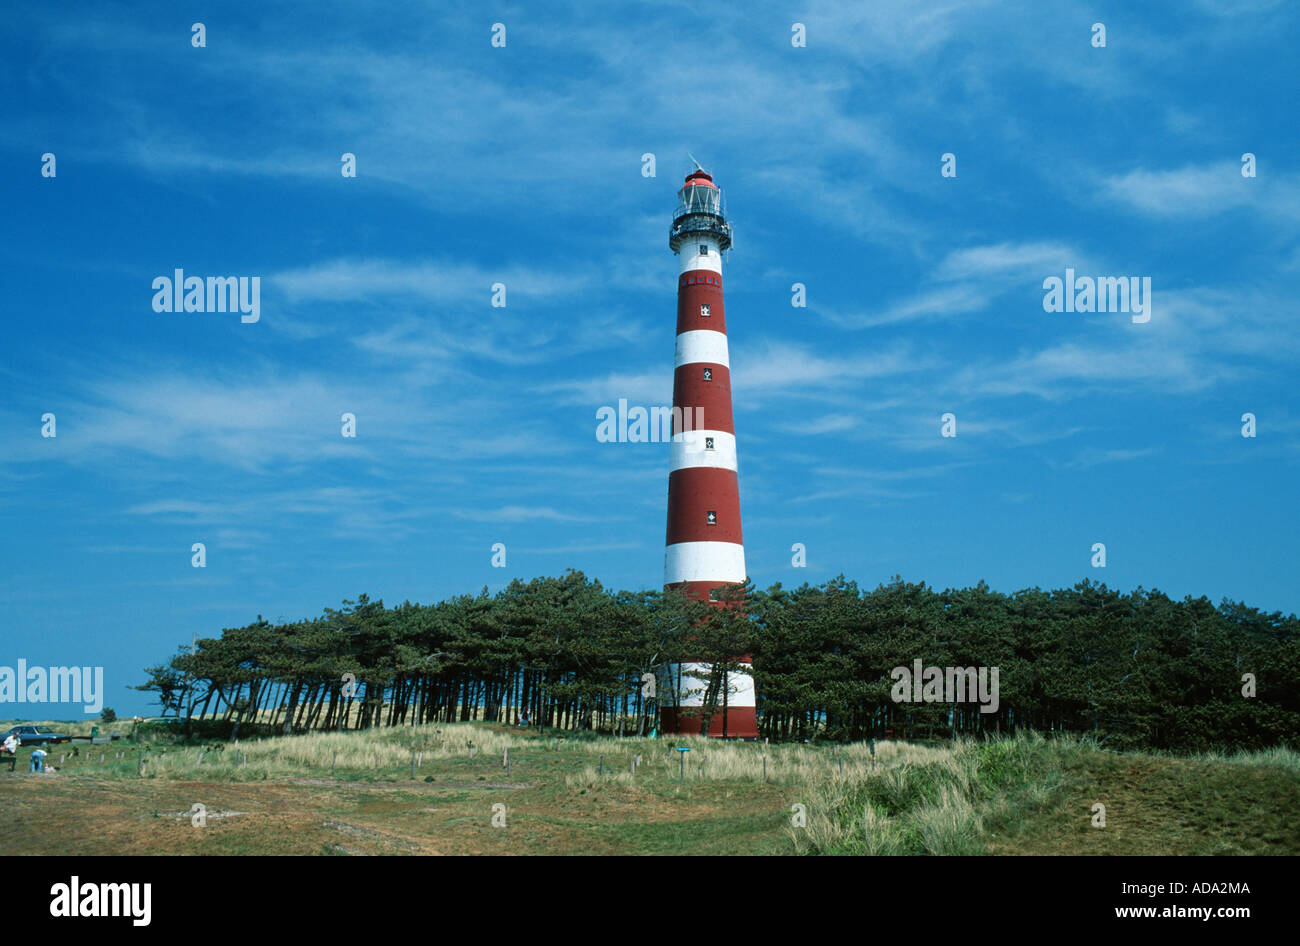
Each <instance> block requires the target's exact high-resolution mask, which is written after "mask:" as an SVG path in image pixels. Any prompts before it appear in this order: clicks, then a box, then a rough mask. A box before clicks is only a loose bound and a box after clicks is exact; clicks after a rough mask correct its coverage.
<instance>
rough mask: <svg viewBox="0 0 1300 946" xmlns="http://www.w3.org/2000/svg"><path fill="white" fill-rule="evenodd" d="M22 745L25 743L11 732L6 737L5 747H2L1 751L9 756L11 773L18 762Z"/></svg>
mask: <svg viewBox="0 0 1300 946" xmlns="http://www.w3.org/2000/svg"><path fill="white" fill-rule="evenodd" d="M22 744H23V741H22V740H21V739H19V738H18V734H17V733H12V732H11V733H9V734H8V735H6V736H5V741H4V745H3V746H0V750H2V751H3V754H4V755H7V756H9V771H10V772H12V771H13V770H14V765H16V764H17V762H18V747H19V746H21V745H22Z"/></svg>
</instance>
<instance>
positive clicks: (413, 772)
mask: <svg viewBox="0 0 1300 946" xmlns="http://www.w3.org/2000/svg"><path fill="white" fill-rule="evenodd" d="M411 781H412V782H414V781H415V750H414V749H412V750H411Z"/></svg>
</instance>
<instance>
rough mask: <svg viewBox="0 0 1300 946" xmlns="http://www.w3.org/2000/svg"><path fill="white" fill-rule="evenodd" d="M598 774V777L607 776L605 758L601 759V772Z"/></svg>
mask: <svg viewBox="0 0 1300 946" xmlns="http://www.w3.org/2000/svg"><path fill="white" fill-rule="evenodd" d="M596 774H597V775H604V774H605V757H604V756H601V757H600V770H599V771H598V772H597V773H596Z"/></svg>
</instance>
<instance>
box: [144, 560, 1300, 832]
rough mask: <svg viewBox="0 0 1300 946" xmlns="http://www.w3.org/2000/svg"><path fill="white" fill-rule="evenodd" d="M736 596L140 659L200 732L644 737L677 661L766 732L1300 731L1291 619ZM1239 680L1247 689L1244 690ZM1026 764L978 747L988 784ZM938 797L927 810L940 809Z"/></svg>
mask: <svg viewBox="0 0 1300 946" xmlns="http://www.w3.org/2000/svg"><path fill="white" fill-rule="evenodd" d="M724 592H725V593H724V595H723V597H724V598H725V599H726V600H724V601H722V602H720V604H721V605H722V606H721V607H718V606H713V607H711V606H709V605H708V604H706V603H703V602H700V601H696V600H692V599H689V598H687V597H685V596H684V595H682V594H679V593H673V592H667V593H660V592H648V591H642V592H625V591H610V590H607V589H605V588H603V587H602V586H601V584H600V583H599V582H598V581H595V580H592V579H588V578H587V577H586V576H584V575H583V574H582V573H581V572H576V571H570V572H567V573H566V574H565V575H563V576H561V577H559V578H551V577H547V578H537V579H533V580H532V581H529V582H523V581H519V580H515V581H513V582H511V583H510V585H509V586H507V587H506V588H504V589H503V590H501V591H500V592H498V593H497V594H496V595H489V594H488V593H487V590H486V589H484V590H483V591H482V592H480V593H479V594H477V595H462V596H459V597H456V598H452V599H449V600H447V601H442V602H438V603H436V604H432V605H419V604H412V603H411V602H409V601H408V602H405V603H403V604H401V605H399V606H397V607H386V606H385V605H384V603H383V602H382V601H372V600H370V599H369V598H368V597H367V596H366V595H360V596H359V597H358V598H357V599H356V600H347V601H344V602H343V606H342V607H341V608H340V609H338V610H335V609H332V608H326V609H325V611H324V613H323V614H322V615H321V616H320V617H317V618H313V619H310V620H304V621H299V622H295V623H289V624H279V625H272V624H270V623H268V622H266V621H264V620H262V618H261V617H260V616H259V617H258V619H257V620H256V621H254V622H253V623H251V624H249V625H247V626H245V627H237V628H227V629H225V630H224V631H223V632H222V633H221V634H220V635H219V636H217V637H213V638H200V639H199V640H198V641H197V642H196V645H195V646H194V647H192V648H191V647H189V646H185V647H182V648H181V649H180V650H179V651H178V652H177V653H176V655H175V656H173V657H172V658H171V660H170V661H168V662H167V663H166V664H162V665H159V666H155V667H149V668H146V672H147V673H148V675H149V677H148V680H147V681H146V682H145V683H144V684H142V685H141V686H140V687H139V688H140V689H143V690H148V691H151V692H154V693H156V694H157V695H158V697H159V699H160V702H161V703H162V706H163V712H164V715H167V714H174V715H175V716H176V720H177V721H176V723H175V725H174V727H173V729H172V730H169V732H173V733H175V734H178V735H177V738H186V739H194V738H223V737H224V738H243V739H248V738H250V737H252V736H254V735H265V734H270V733H272V732H280V733H284V734H289V733H292V732H295V731H304V730H322V729H323V730H331V729H343V728H351V729H364V728H369V727H374V726H395V725H408V724H422V723H430V722H433V723H436V722H446V723H450V722H459V721H469V720H473V719H484V720H489V721H498V722H509V723H514V722H518V721H519V720H520V717H521V716H522V715H523V714H524V713H527V716H528V721H529V724H530V725H545V726H554V727H562V728H565V729H568V730H572V731H574V732H575V733H577V732H583V731H586V732H592V731H604V732H619V733H622V734H626V735H631V734H642V733H644V732H646V731H647V730H648V728H649V725H648V724H649V721H650V713H651V712H652V711H653V707H652V706H649V705H647V703H646V702H645V700H644V699H643V694H642V687H641V680H642V675H643V674H645V673H647V672H652V671H654V670H655V669H656V668H658V667H660V666H661V665H663V664H666V663H672V662H674V661H678V660H682V659H691V660H702V661H704V662H706V663H712V664H713V665H714V669H715V671H717V672H716V673H715V674H714V679H713V680H712V681H710V682H709V692H707V693H706V694H705V697H706V700H705V702H706V706H705V710H704V711H705V712H706V713H708V714H723V713H726V712H727V710H728V700H727V694H726V692H725V688H723V687H721V686H720V684H721V682H722V680H724V679H725V678H724V677H723V675H722V671H723V670H728V671H736V670H738V669H740V667H741V665H740V664H739V663H738V662H737V658H739V657H740V656H742V655H745V654H750V655H752V657H753V663H752V673H753V677H754V685H755V688H756V690H757V693H758V701H759V702H758V709H759V719H760V727H761V730H762V735H763V736H765V737H767V738H770V739H772V740H774V741H779V740H791V741H817V740H823V739H829V740H836V741H857V740H863V739H869V738H882V737H885V736H886V735H887V734H889V735H892V736H893V737H894V738H909V739H914V740H915V739H926V738H931V737H933V738H942V737H949V736H962V735H972V736H987V735H996V734H1011V733H1017V732H1024V731H1028V732H1044V733H1058V734H1059V733H1078V734H1087V735H1088V736H1089V737H1090V738H1092V739H1094V740H1095V742H1096V744H1097V745H1099V746H1102V747H1105V748H1117V749H1126V748H1155V749H1170V750H1184V751H1187V750H1190V751H1210V750H1213V749H1216V748H1230V749H1243V748H1244V749H1259V748H1266V747H1269V746H1279V745H1297V744H1300V688H1297V687H1296V686H1295V685H1294V682H1295V681H1296V680H1297V679H1300V621H1298V620H1297V618H1296V616H1295V615H1290V616H1283V615H1282V614H1280V613H1273V614H1266V613H1263V612H1260V611H1258V610H1256V609H1254V608H1250V607H1247V606H1246V605H1245V604H1242V603H1234V602H1228V601H1224V602H1223V603H1222V604H1220V605H1219V606H1218V607H1215V606H1214V605H1212V604H1211V603H1210V602H1209V601H1208V600H1206V599H1205V598H1198V599H1193V598H1190V597H1189V598H1186V599H1184V600H1183V601H1174V600H1172V599H1170V598H1169V597H1167V596H1166V595H1164V594H1162V593H1161V592H1159V591H1156V590H1150V591H1147V590H1144V589H1141V588H1139V589H1137V590H1136V591H1133V592H1131V593H1129V594H1122V593H1120V592H1117V591H1113V590H1111V589H1108V588H1107V587H1106V586H1105V585H1101V584H1093V583H1091V582H1089V581H1083V582H1080V583H1079V584H1077V585H1075V586H1074V587H1073V588H1068V589H1059V590H1055V591H1043V590H1041V589H1038V588H1031V589H1026V590H1023V591H1019V592H1016V593H1015V594H1011V595H1007V594H1002V593H999V592H996V591H993V590H992V589H990V588H989V587H988V586H987V585H985V584H984V583H983V582H981V583H980V584H978V585H977V586H975V587H974V588H962V589H955V590H954V589H948V590H945V591H943V592H938V591H935V590H933V589H931V588H929V587H928V586H926V585H925V584H913V583H909V582H905V581H903V580H902V579H901V578H895V579H894V580H893V581H891V582H890V583H888V584H884V585H881V586H879V587H877V588H876V589H875V590H873V591H863V590H861V589H859V588H858V586H857V584H856V583H855V582H853V581H850V580H848V579H845V578H843V577H842V576H841V577H839V578H835V579H832V580H831V581H828V582H825V583H824V584H822V585H818V586H812V585H807V584H805V585H803V586H801V587H799V588H797V589H785V588H783V587H782V586H781V585H779V584H777V585H774V586H772V587H771V588H769V589H767V590H766V591H758V590H754V589H753V588H752V587H750V586H749V585H748V584H745V585H736V586H732V587H729V588H727V589H724ZM917 659H919V660H921V661H922V663H923V665H925V666H927V667H929V666H938V667H990V668H992V667H996V668H998V670H999V690H1000V692H999V705H998V707H997V710H996V712H988V713H985V712H981V707H980V706H978V705H976V704H974V703H970V702H967V703H961V704H953V705H948V704H944V703H922V704H906V703H901V704H900V703H895V702H894V701H893V700H892V698H891V695H890V690H891V677H890V671H891V670H892V669H893V668H895V667H899V666H904V667H910V666H911V665H912V663H913V661H914V660H917ZM1244 674H1253V676H1254V679H1255V685H1256V687H1257V690H1256V692H1255V693H1254V695H1247V694H1246V693H1244V692H1243V675H1244ZM349 675H350V676H349ZM349 679H351V680H352V681H353V683H352V684H351V685H349V684H348V683H347V681H348V680H349ZM353 687H355V689H353ZM199 717H202V720H201V721H200V720H199ZM218 724H219V725H218ZM214 726H215V727H217V728H214ZM219 733H220V734H223V735H218V734H219ZM179 734H183V736H182V735H179ZM1013 763H1015V760H1001V761H999V760H998V759H982V760H981V761H980V764H981V765H986V766H991V768H990V769H989V770H988V771H987V772H985V773H984V774H986V775H990V776H991V777H994V778H995V779H997V778H1002V777H1003V775H1002V770H1003V769H1007V771H1011V768H1008V767H1009V766H1012V767H1013ZM1017 764H1018V763H1017ZM942 789H943V786H942V785H937V786H936V788H935V791H939V792H940V794H942ZM931 795H932V797H929V798H928V801H927V804H934V805H937V804H939V803H940V801H941V799H940V797H939V795H934V794H933V792H932V793H931ZM882 804H883V802H882ZM958 808H959V806H958V805H957V803H956V802H952V803H951V804H949V806H948V813H949V814H950V815H953V816H954V817H955V816H956V814H957V813H958V811H957V809H958Z"/></svg>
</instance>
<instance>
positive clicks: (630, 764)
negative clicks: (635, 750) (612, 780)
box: [627, 759, 636, 775]
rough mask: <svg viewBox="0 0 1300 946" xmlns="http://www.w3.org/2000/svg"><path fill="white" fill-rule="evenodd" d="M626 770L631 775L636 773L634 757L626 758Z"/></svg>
mask: <svg viewBox="0 0 1300 946" xmlns="http://www.w3.org/2000/svg"><path fill="white" fill-rule="evenodd" d="M627 770H628V772H630V773H631V774H632V775H636V759H628V760H627Z"/></svg>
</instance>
